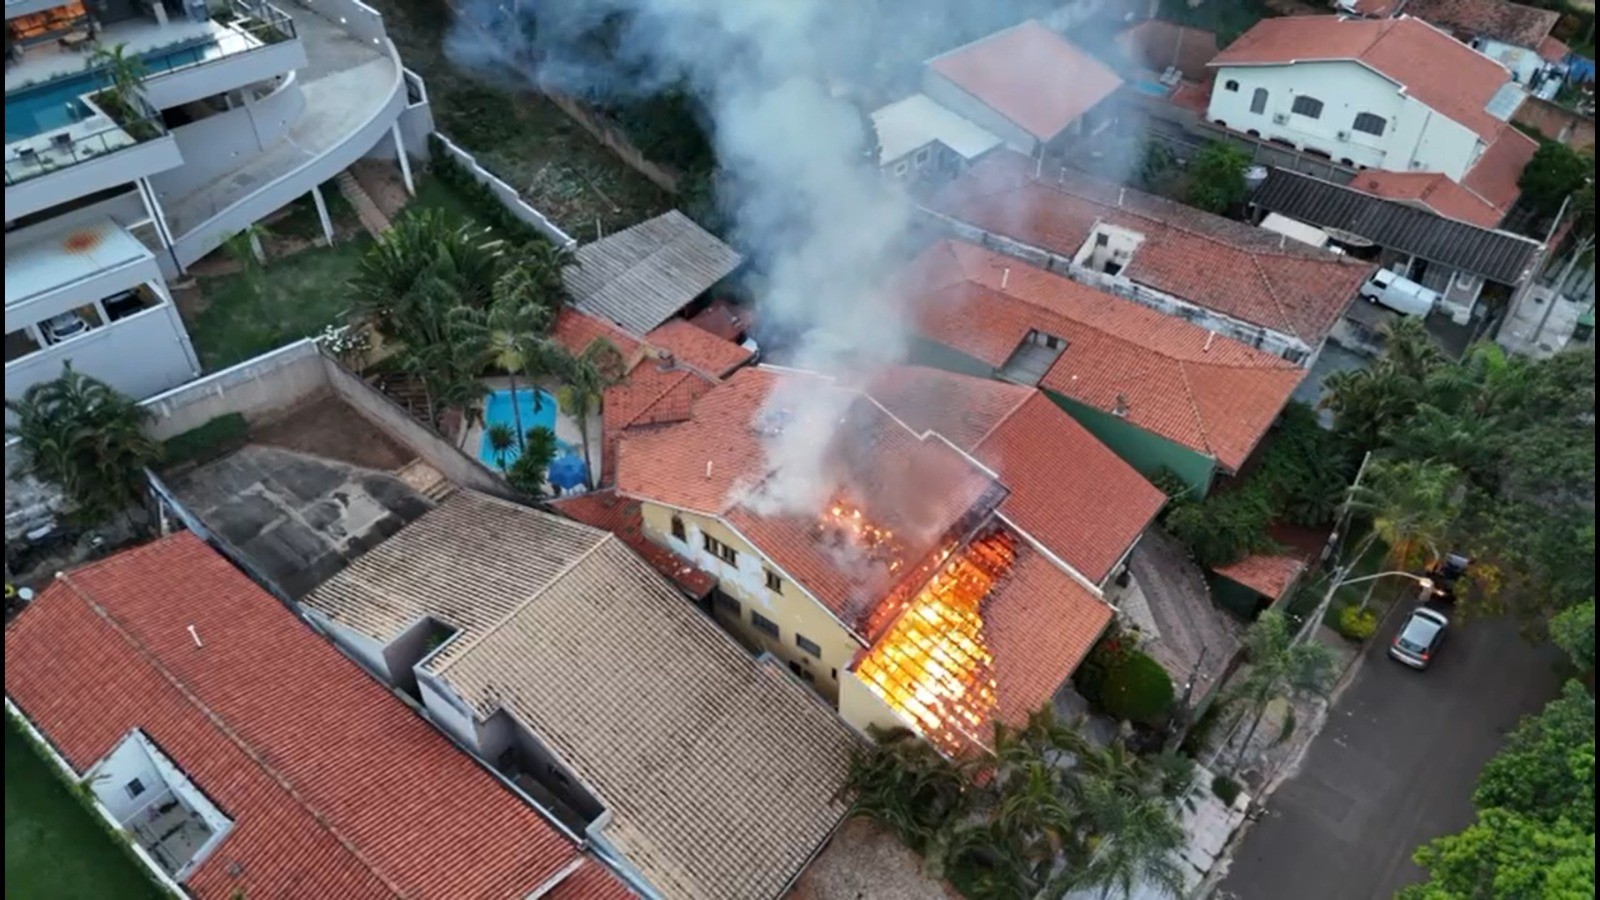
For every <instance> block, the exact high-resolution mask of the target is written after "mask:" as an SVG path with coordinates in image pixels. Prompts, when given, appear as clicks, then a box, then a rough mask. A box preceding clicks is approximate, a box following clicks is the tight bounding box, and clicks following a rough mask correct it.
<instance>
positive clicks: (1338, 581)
mask: <svg viewBox="0 0 1600 900" xmlns="http://www.w3.org/2000/svg"><path fill="white" fill-rule="evenodd" d="M1355 564H1356V560H1351V561H1350V563H1349V564H1348V565H1345V566H1341V567H1339V568H1338V569H1336V570H1334V573H1333V583H1332V584H1330V585H1328V593H1327V594H1326V595H1324V596H1323V598H1322V602H1321V603H1318V604H1317V609H1316V612H1315V613H1314V614H1312V616H1311V618H1309V619H1307V620H1306V621H1305V622H1304V623H1303V624H1302V625H1301V626H1300V633H1299V634H1296V635H1295V636H1294V641H1293V643H1296V644H1298V643H1301V642H1302V641H1304V640H1306V639H1307V638H1309V637H1310V636H1311V635H1312V634H1313V633H1315V632H1316V630H1317V624H1318V623H1319V622H1321V621H1322V617H1323V616H1326V615H1327V614H1328V607H1329V606H1331V605H1333V595H1334V594H1337V593H1338V592H1339V588H1342V587H1344V586H1346V585H1351V584H1361V583H1362V582H1365V581H1377V580H1378V579H1379V578H1388V577H1389V576H1391V575H1395V576H1399V577H1401V578H1409V579H1411V580H1412V581H1415V582H1416V583H1417V584H1420V585H1422V587H1423V589H1424V590H1427V589H1430V588H1432V587H1433V579H1431V578H1424V577H1422V576H1421V575H1417V574H1414V573H1412V572H1405V571H1400V570H1396V571H1393V572H1379V573H1378V574H1376V575H1363V576H1361V577H1360V578H1349V579H1346V578H1345V577H1344V576H1345V575H1346V574H1348V573H1349V571H1350V569H1351V568H1352V567H1353V566H1354V565H1355Z"/></svg>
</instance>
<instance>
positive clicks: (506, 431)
mask: <svg viewBox="0 0 1600 900" xmlns="http://www.w3.org/2000/svg"><path fill="white" fill-rule="evenodd" d="M485 433H486V434H487V435H488V438H489V449H490V450H492V451H494V464H495V465H497V466H499V467H500V473H501V474H502V475H503V474H505V471H506V454H507V453H510V452H511V448H513V447H515V446H517V444H518V441H517V436H516V434H515V433H513V432H512V430H511V427H510V426H508V425H506V424H505V423H504V422H496V423H494V424H493V425H490V426H489V430H488V431H487V432H485Z"/></svg>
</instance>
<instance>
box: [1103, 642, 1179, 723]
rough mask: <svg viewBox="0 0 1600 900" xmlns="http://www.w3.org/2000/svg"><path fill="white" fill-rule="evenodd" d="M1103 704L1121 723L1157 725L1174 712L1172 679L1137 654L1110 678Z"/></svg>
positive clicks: (1147, 657)
mask: <svg viewBox="0 0 1600 900" xmlns="http://www.w3.org/2000/svg"><path fill="white" fill-rule="evenodd" d="M1102 701H1103V705H1104V706H1105V710H1106V712H1107V713H1109V714H1110V715H1112V716H1114V717H1115V718H1117V719H1126V720H1128V721H1130V722H1138V723H1141V724H1144V725H1155V724H1158V723H1159V722H1160V721H1161V719H1162V718H1163V717H1164V716H1166V714H1167V713H1168V711H1170V710H1171V709H1172V701H1173V689H1172V679H1171V678H1170V677H1168V676H1167V671H1166V670H1165V669H1163V668H1161V664H1160V663H1158V662H1156V661H1155V660H1154V659H1152V658H1151V657H1150V656H1149V655H1148V654H1146V653H1144V652H1142V651H1139V650H1133V651H1131V652H1130V653H1129V654H1128V656H1127V658H1126V659H1123V660H1122V661H1121V662H1119V663H1117V664H1116V666H1114V667H1113V668H1112V669H1111V670H1110V671H1109V672H1108V673H1107V674H1106V680H1105V689H1104V692H1103V697H1102Z"/></svg>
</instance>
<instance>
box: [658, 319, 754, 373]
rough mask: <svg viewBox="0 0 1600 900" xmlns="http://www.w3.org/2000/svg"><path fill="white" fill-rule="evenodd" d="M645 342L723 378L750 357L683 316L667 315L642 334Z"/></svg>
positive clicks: (735, 346)
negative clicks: (654, 327) (681, 317)
mask: <svg viewBox="0 0 1600 900" xmlns="http://www.w3.org/2000/svg"><path fill="white" fill-rule="evenodd" d="M644 339H645V342H646V343H648V344H649V345H650V346H652V347H658V348H660V349H662V350H666V351H668V352H670V353H671V354H672V355H673V356H675V357H676V358H677V359H678V360H679V361H680V362H682V363H683V364H684V365H687V366H692V367H693V368H696V369H699V370H700V371H702V372H704V373H706V374H707V375H710V376H711V377H712V378H726V377H728V374H729V373H731V372H732V371H733V370H734V369H737V368H739V367H740V366H742V365H744V364H745V363H747V362H749V361H750V357H751V355H752V354H751V352H750V351H749V350H748V349H747V348H745V347H742V346H740V345H739V344H736V343H734V342H733V341H727V340H723V339H722V338H720V337H718V336H716V335H714V334H712V333H711V332H709V331H706V330H705V329H703V328H700V327H699V326H697V325H694V324H691V323H690V322H689V321H688V320H686V319H668V320H667V321H666V322H664V323H663V324H661V325H660V326H659V327H657V328H656V329H655V330H653V331H651V332H650V333H649V334H647V335H645V338H644Z"/></svg>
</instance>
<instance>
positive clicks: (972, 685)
mask: <svg viewBox="0 0 1600 900" xmlns="http://www.w3.org/2000/svg"><path fill="white" fill-rule="evenodd" d="M902 416H904V418H902ZM830 423H831V424H830ZM813 438H814V439H815V440H816V441H817V442H819V443H818V445H817V446H816V448H815V450H816V452H815V453H814V454H807V455H808V456H811V457H812V462H813V463H814V464H815V466H816V468H815V469H814V470H813V469H811V468H810V465H811V464H808V463H800V462H799V461H798V460H796V459H794V458H793V457H791V456H790V453H789V451H787V450H785V449H783V448H784V447H785V446H788V445H787V443H786V442H790V441H795V442H799V444H800V445H804V446H810V445H809V444H807V443H806V442H807V441H809V440H812V439H813ZM1046 448H1049V449H1059V450H1064V451H1065V452H1066V453H1068V454H1069V455H1070V456H1071V457H1072V458H1073V459H1074V461H1075V463H1076V467H1075V469H1074V470H1073V471H1071V472H1069V473H1062V472H1060V471H1058V469H1059V466H1052V463H1051V461H1050V459H1049V458H1047V457H1046V456H1045V455H1043V454H1044V453H1045V452H1047V449H1046ZM780 459H783V460H790V461H789V462H782V463H780V462H779V460H780ZM795 472H802V473H804V472H810V473H811V474H810V475H809V476H803V477H799V478H791V476H792V475H793V473H795ZM796 487H805V488H807V490H806V491H804V492H801V493H794V494H790V493H788V491H789V490H790V489H792V488H796ZM616 492H617V494H618V495H620V496H622V497H626V498H629V499H631V500H635V501H637V502H638V503H639V504H640V506H641V507H642V518H643V532H644V534H645V535H646V537H647V538H649V539H650V540H652V541H654V542H656V543H658V544H660V545H662V546H664V547H667V548H669V549H670V550H671V551H673V552H674V553H676V554H677V555H679V556H683V557H687V558H689V559H690V560H691V561H693V562H694V563H695V564H696V565H697V566H698V567H699V568H701V569H703V570H705V571H707V572H709V573H711V574H712V575H713V576H714V577H715V578H716V581H717V586H716V588H715V589H714V590H713V592H712V603H711V607H712V611H713V613H714V616H715V618H716V619H717V621H719V622H720V623H721V624H722V625H723V626H724V627H725V628H727V629H728V630H729V631H730V632H731V633H733V634H734V635H735V636H736V637H738V638H739V639H740V641H741V642H743V643H744V644H745V645H746V646H748V647H750V648H751V649H752V650H754V651H757V652H760V653H764V654H770V655H772V656H774V657H776V658H778V659H781V660H783V661H784V662H785V663H786V664H787V665H788V666H789V668H790V670H791V671H793V672H794V673H795V674H796V675H797V676H799V677H800V678H801V679H803V680H805V681H807V682H809V683H810V684H812V685H813V686H814V687H815V688H816V690H817V692H818V693H819V694H821V695H822V696H823V697H824V698H826V699H827V700H829V701H832V702H835V703H836V704H837V705H838V708H839V711H840V714H841V715H842V716H843V717H844V718H845V720H846V721H848V722H851V723H852V724H854V725H856V726H857V727H858V728H864V727H866V726H869V725H880V726H884V727H896V726H898V727H908V728H912V729H913V730H915V731H917V732H918V733H920V734H923V735H924V736H926V737H928V738H929V739H930V740H932V741H934V742H935V743H936V744H938V745H939V746H941V747H943V748H945V749H946V750H947V751H949V752H957V753H958V752H965V751H969V750H974V749H977V748H981V747H984V746H986V745H987V744H988V742H989V741H990V739H991V737H992V728H993V726H994V725H995V724H996V723H999V722H1004V723H1008V724H1016V723H1018V722H1021V721H1022V720H1023V719H1024V718H1025V717H1026V716H1027V714H1028V713H1029V712H1031V711H1033V710H1035V709H1037V708H1039V707H1040V706H1042V705H1044V704H1045V703H1048V702H1049V701H1050V699H1051V697H1052V696H1053V694H1054V693H1055V691H1056V690H1057V689H1058V688H1059V687H1060V685H1061V684H1062V683H1063V682H1064V681H1065V680H1066V679H1067V678H1068V677H1069V676H1070V675H1071V674H1072V672H1073V671H1074V670H1075V669H1076V668H1077V666H1078V664H1079V662H1081V661H1082V659H1083V657H1084V655H1085V654H1086V653H1087V652H1088V651H1089V648H1090V647H1091V646H1093V644H1094V642H1095V641H1096V640H1097V639H1098V637H1099V636H1100V634H1101V632H1102V631H1103V630H1104V628H1105V627H1106V625H1107V624H1108V623H1109V622H1110V620H1111V616H1112V608H1111V607H1110V606H1109V605H1108V604H1107V603H1106V601H1105V599H1104V597H1103V595H1102V593H1101V590H1100V588H1099V585H1100V583H1102V581H1103V580H1105V579H1107V578H1108V577H1109V576H1111V575H1112V574H1113V573H1114V572H1116V571H1118V570H1119V568H1120V566H1121V565H1122V563H1123V560H1124V559H1125V557H1126V556H1127V553H1128V552H1129V550H1130V549H1131V548H1132V546H1133V544H1134V543H1135V542H1136V541H1137V540H1138V538H1139V536H1140V535H1141V534H1142V533H1143V530H1144V529H1145V527H1146V526H1147V525H1148V523H1149V522H1150V520H1151V519H1152V518H1153V516H1154V515H1155V513H1156V512H1157V510H1159V508H1160V507H1161V505H1162V503H1163V502H1164V500H1165V498H1164V497H1163V496H1162V495H1161V493H1160V491H1158V490H1157V489H1156V488H1154V487H1153V486H1152V485H1150V484H1149V483H1147V482H1146V481H1145V480H1144V479H1142V478H1141V477H1139V475H1138V474H1137V473H1136V472H1134V471H1133V469H1132V468H1131V467H1129V466H1127V465H1125V464H1123V463H1122V462H1121V461H1120V460H1118V459H1117V458H1116V456H1115V455H1114V454H1112V453H1111V452H1110V451H1108V450H1107V449H1106V448H1104V447H1102V446H1100V445H1099V443H1098V442H1096V441H1095V440H1094V439H1093V438H1091V437H1090V436H1089V435H1088V434H1087V432H1086V431H1085V430H1084V429H1082V428H1080V427H1079V426H1078V425H1077V423H1075V422H1074V421H1072V419H1071V418H1070V417H1068V416H1065V415H1062V414H1061V413H1060V411H1059V410H1057V409H1055V408H1054V406H1053V405H1052V404H1050V403H1048V402H1042V400H1041V398H1040V396H1039V395H1038V392H1037V391H1033V390H1030V389H1027V388H1022V387H1016V386H1011V385H1002V384H998V383H993V382H988V381H986V380H984V379H974V378H964V377H961V376H954V375H946V374H942V373H936V372H928V371H926V370H904V371H896V372H891V373H887V374H885V375H884V376H882V378H881V379H878V380H875V381H871V382H868V383H865V384H861V385H856V386H850V385H846V384H844V383H841V382H838V381H834V380H832V379H830V378H827V377H824V376H821V375H815V374H811V373H806V372H799V371H795V370H787V369H774V368H770V367H766V366H760V367H754V368H746V369H742V370H740V371H738V372H736V373H734V375H733V376H732V377H731V378H730V379H728V380H727V381H726V382H724V383H723V384H720V385H718V386H716V387H714V388H713V389H711V390H710V391H708V392H706V393H705V394H704V395H702V396H701V397H700V398H699V399H697V400H696V401H694V404H693V408H692V410H691V414H690V415H689V417H687V418H686V419H685V420H683V421H681V422H677V423H674V424H671V425H665V426H660V427H654V428H650V429H645V430H629V431H625V432H624V433H623V434H622V436H621V439H620V440H619V441H618V447H617V488H616Z"/></svg>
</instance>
